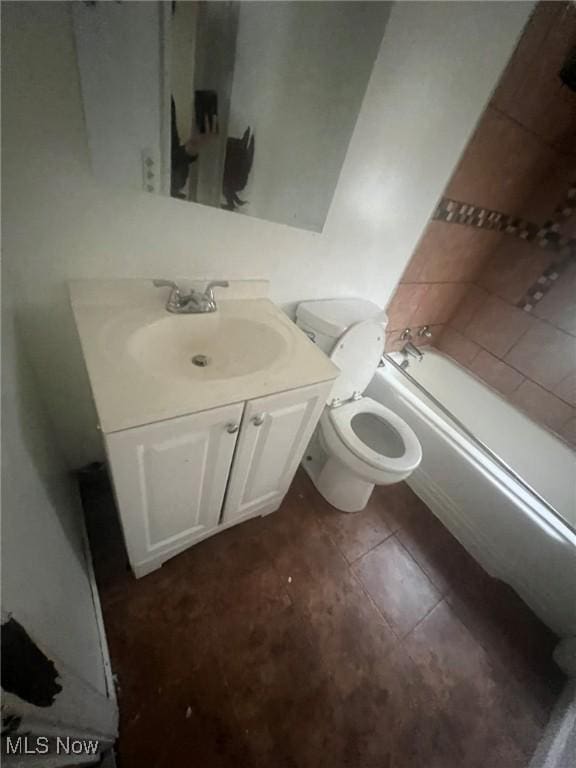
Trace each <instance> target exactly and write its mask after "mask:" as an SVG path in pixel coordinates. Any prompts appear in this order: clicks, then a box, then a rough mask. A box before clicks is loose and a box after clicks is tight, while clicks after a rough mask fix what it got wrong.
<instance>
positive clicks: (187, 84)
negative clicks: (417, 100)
mask: <svg viewBox="0 0 576 768" xmlns="http://www.w3.org/2000/svg"><path fill="white" fill-rule="evenodd" d="M388 12H389V4H388V3H384V2H371V1H368V2H362V1H361V0H360V1H354V0H353V1H352V2H332V1H331V0H323V1H319V2H314V1H310V2H309V1H304V2H283V1H282V0H279V1H277V0H269V1H266V0H260V1H257V2H249V1H246V2H244V1H240V2H225V1H218V0H214V1H208V2H206V1H200V2H195V1H193V0H176V1H175V2H102V1H97V2H78V3H74V4H73V7H72V13H73V22H74V32H75V39H76V49H77V58H78V67H79V73H80V81H81V88H82V97H83V103H84V114H85V120H86V127H87V134H88V143H89V149H90V154H91V159H92V165H93V169H94V173H95V174H96V176H97V177H98V179H99V180H100V181H101V182H105V183H111V184H116V185H121V186H124V187H129V188H132V189H140V190H145V191H146V192H149V193H151V194H160V195H170V196H172V197H173V198H177V199H178V200H181V201H190V202H196V203H202V204H204V205H211V206H216V207H218V208H223V209H225V210H228V211H231V212H233V213H236V214H242V215H247V216H256V217H258V218H262V219H268V220H270V221H274V222H279V223H282V224H289V225H292V226H296V227H300V228H303V229H309V230H313V231H316V232H320V231H322V227H323V225H324V221H325V219H326V215H327V213H328V209H329V207H330V203H331V201H332V197H333V195H334V190H335V188H336V184H337V181H338V176H339V174H340V170H341V168H342V164H343V162H344V157H345V155H346V150H347V148H348V144H349V142H350V138H351V136H352V132H353V129H354V125H355V123H356V119H357V117H358V112H359V110H360V106H361V104H362V99H363V97H364V93H365V91H366V87H367V85H368V80H369V78H370V74H371V72H372V68H373V65H374V61H375V59H376V56H377V53H378V49H379V46H380V43H381V40H382V36H383V32H384V27H385V25H386V21H387V17H388Z"/></svg>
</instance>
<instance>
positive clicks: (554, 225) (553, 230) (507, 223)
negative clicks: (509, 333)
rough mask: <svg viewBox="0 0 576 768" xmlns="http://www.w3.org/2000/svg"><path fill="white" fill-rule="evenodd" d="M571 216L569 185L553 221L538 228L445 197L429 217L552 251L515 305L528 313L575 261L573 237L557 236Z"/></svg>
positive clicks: (574, 197) (574, 207) (573, 189)
mask: <svg viewBox="0 0 576 768" xmlns="http://www.w3.org/2000/svg"><path fill="white" fill-rule="evenodd" d="M574 213H576V184H571V185H570V187H569V188H568V192H567V193H566V196H565V197H564V199H563V201H562V202H561V203H560V204H559V205H558V206H557V207H556V208H555V209H554V213H553V218H552V219H551V220H549V221H546V222H544V224H543V225H542V226H539V225H538V224H535V223H534V222H532V221H527V220H526V219H522V218H520V217H518V216H510V215H509V214H507V213H503V212H502V211H495V210H491V209H490V208H483V207H482V206H479V205H472V204H471V203H465V202H462V201H461V200H452V199H451V198H449V197H443V198H442V199H441V200H440V202H439V203H438V206H437V208H436V210H435V211H434V214H433V215H432V218H433V219H435V220H436V221H444V222H446V223H447V224H462V225H464V226H468V227H477V228H478V229H490V230H495V231H497V232H502V234H505V235H511V236H512V237H517V238H519V239H521V240H526V241H527V242H529V243H533V244H534V245H536V246H538V247H540V248H544V249H546V250H551V251H556V252H557V253H558V254H559V258H558V259H557V260H556V261H554V263H553V264H551V265H550V266H549V267H548V268H547V269H545V270H544V272H543V273H542V275H541V276H540V277H539V278H538V280H537V281H536V282H535V283H533V284H532V285H531V286H530V288H529V289H528V290H527V291H526V294H525V295H524V296H523V297H522V298H521V299H520V301H519V302H518V304H517V305H516V306H518V307H519V308H520V309H523V310H524V311H525V312H531V311H532V310H533V309H534V307H535V305H536V304H537V303H538V302H539V301H541V300H542V299H543V298H544V296H545V294H546V293H547V292H548V290H549V289H550V288H551V287H552V286H553V285H554V282H555V281H556V280H557V279H558V278H559V276H560V275H561V273H562V272H563V271H564V269H565V268H566V266H567V265H568V263H569V261H570V260H571V259H576V238H574V237H563V236H562V233H561V229H562V224H563V222H564V221H565V220H566V219H568V218H570V217H571V216H573V215H574Z"/></svg>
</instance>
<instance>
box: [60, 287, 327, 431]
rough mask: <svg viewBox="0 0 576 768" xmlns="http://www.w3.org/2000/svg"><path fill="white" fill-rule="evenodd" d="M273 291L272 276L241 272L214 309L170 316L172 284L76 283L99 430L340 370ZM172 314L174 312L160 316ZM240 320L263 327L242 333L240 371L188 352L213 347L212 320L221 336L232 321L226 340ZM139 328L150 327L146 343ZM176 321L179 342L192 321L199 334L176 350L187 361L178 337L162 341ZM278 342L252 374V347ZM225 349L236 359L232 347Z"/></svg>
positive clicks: (259, 349) (258, 350)
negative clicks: (225, 374) (225, 371)
mask: <svg viewBox="0 0 576 768" xmlns="http://www.w3.org/2000/svg"><path fill="white" fill-rule="evenodd" d="M182 284H183V285H185V281H182ZM266 292H267V283H266V282H265V281H256V280H254V281H234V282H231V283H230V288H227V289H216V291H215V294H216V298H217V304H218V311H217V312H215V313H210V314H206V315H173V314H170V313H169V312H167V311H166V309H165V303H166V298H167V289H157V288H154V287H153V285H152V283H151V281H149V280H115V281H104V280H79V281H73V282H71V283H70V297H71V303H72V309H73V312H74V317H75V319H76V326H77V328H78V333H79V336H80V341H81V344H82V350H83V352H84V358H85V361H86V366H87V368H88V375H89V378H90V383H91V386H92V392H93V395H94V400H95V402H96V409H97V411H98V417H99V420H100V428H101V429H102V431H103V432H106V433H108V432H117V431H119V430H122V429H129V428H131V427H137V426H141V425H143V424H149V423H151V422H155V421H162V420H164V419H170V418H174V417H177V416H183V415H186V414H190V413H196V412H199V411H205V410H208V409H210V408H217V407H218V406H221V405H227V404H229V403H236V402H242V401H244V400H251V399H254V398H257V397H262V396H264V395H270V394H274V393H276V392H282V391H285V390H289V389H296V388H297V387H305V386H307V385H311V384H316V383H319V382H323V381H330V380H333V379H335V378H336V376H337V375H338V373H339V371H338V368H337V367H336V366H335V365H334V364H333V363H332V362H331V361H330V360H329V359H328V358H327V357H326V355H325V354H324V353H323V352H321V351H320V350H319V349H318V348H317V347H316V346H315V345H314V344H313V343H312V342H311V341H310V340H309V339H308V337H307V336H306V335H305V334H304V333H303V332H302V331H301V330H300V329H299V328H298V327H297V326H296V325H295V324H294V323H293V322H292V321H291V320H290V319H289V318H288V317H287V316H286V315H285V314H284V312H282V310H281V309H279V308H278V307H277V306H276V305H275V304H273V303H272V302H271V301H270V300H269V299H267V298H265V293H266ZM166 318H172V320H170V321H168V322H163V323H162V322H160V321H163V320H165V319H166ZM180 321H183V322H182V324H181V323H180ZM185 324H187V325H185ZM253 324H255V325H253ZM235 326H239V327H243V328H248V329H250V328H251V327H255V328H256V329H257V330H258V329H260V330H261V331H262V332H263V334H262V333H261V334H260V335H259V336H258V335H256V336H255V337H254V342H255V343H254V345H248V346H247V345H246V343H245V339H246V338H247V337H244V346H243V348H242V350H241V356H240V355H238V356H236V359H235V360H232V363H233V364H234V365H236V368H235V370H236V371H237V373H236V375H234V376H232V377H231V378H220V377H219V374H218V366H217V365H209V366H208V367H206V368H195V367H194V366H192V363H191V362H190V355H189V354H188V352H190V353H191V354H202V353H204V352H205V351H206V350H205V349H204V348H203V342H202V341H201V339H202V337H203V331H202V329H204V328H206V329H209V333H208V334H205V336H206V338H208V339H215V338H216V337H217V333H218V328H219V327H221V328H223V329H224V328H225V329H226V333H225V336H221V337H220V338H223V339H224V341H226V340H229V339H230V338H231V337H232V336H233V333H234V328H235ZM166 328H167V329H168V331H166V330H165V329H166ZM142 329H145V330H144V333H146V334H148V335H147V336H145V337H144V338H145V341H144V342H142V341H141V337H142ZM150 329H152V330H150ZM157 329H161V330H160V331H158V330H157ZM171 329H176V331H177V333H176V336H177V337H178V343H180V344H183V343H185V344H186V345H187V347H188V346H189V344H188V341H187V338H186V330H187V329H193V331H194V334H195V336H194V343H193V344H192V345H191V348H190V349H188V348H187V349H186V353H185V354H183V355H179V357H181V358H182V359H181V360H180V359H176V358H175V353H174V350H170V349H168V347H169V346H170V339H171V337H170V336H169V337H168V338H169V341H168V342H166V340H165V339H166V333H168V334H171V333H172V330H171ZM197 330H200V334H199V339H200V340H198V339H196V335H197V334H196V331H197ZM149 339H152V340H153V344H154V345H155V346H153V347H152V350H153V355H151V353H150V351H149V350H148V348H147V347H146V345H147V344H148V343H149ZM276 341H277V342H278V348H279V349H280V350H281V352H280V354H279V355H278V357H277V358H276V359H272V361H271V363H270V364H267V363H264V367H263V368H262V369H261V370H256V371H254V372H248V373H245V372H244V370H243V366H244V368H246V369H250V365H251V360H250V355H251V354H252V352H251V349H252V346H253V349H254V355H255V356H256V358H258V356H260V359H261V360H264V361H265V360H266V358H265V357H263V355H266V354H268V356H270V355H274V354H276V353H275V351H274V350H273V349H272V345H275V344H276ZM143 343H144V352H142V346H143ZM266 348H267V349H266ZM228 357H229V358H230V357H232V358H233V357H234V355H233V352H232V353H229V354H228ZM149 359H152V363H153V364H150V363H149Z"/></svg>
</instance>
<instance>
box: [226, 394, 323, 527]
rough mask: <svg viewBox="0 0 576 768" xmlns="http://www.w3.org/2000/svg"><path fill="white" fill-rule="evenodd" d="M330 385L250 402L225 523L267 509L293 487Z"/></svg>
mask: <svg viewBox="0 0 576 768" xmlns="http://www.w3.org/2000/svg"><path fill="white" fill-rule="evenodd" d="M330 389H331V383H327V384H316V385H314V386H312V387H304V388H302V389H295V390H290V391H288V392H281V393H280V394H278V395H270V396H269V397H262V398H258V399H257V400H250V401H249V402H248V403H247V404H246V408H245V410H244V418H243V420H242V429H241V432H240V437H239V440H238V446H237V449H236V456H235V458H234V464H233V466H232V472H231V475H230V482H229V485H228V492H227V494H226V501H225V502H224V517H223V521H224V522H225V523H227V522H230V521H231V520H234V519H241V518H244V517H250V515H252V514H257V513H258V512H259V511H262V510H263V511H268V510H269V509H272V508H274V506H276V505H277V504H279V503H280V501H281V500H282V497H283V496H284V494H285V493H286V491H287V490H288V487H289V485H290V483H291V481H292V478H293V476H294V473H295V472H296V468H297V467H298V464H299V462H300V460H301V458H302V455H303V453H304V450H305V449H306V446H307V444H308V441H309V440H310V437H311V436H312V432H313V430H314V427H315V426H316V423H317V421H318V419H319V417H320V414H321V413H322V410H323V408H324V405H325V403H326V398H327V397H328V394H329V392H330Z"/></svg>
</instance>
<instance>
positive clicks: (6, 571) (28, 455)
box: [2, 269, 106, 695]
mask: <svg viewBox="0 0 576 768" xmlns="http://www.w3.org/2000/svg"><path fill="white" fill-rule="evenodd" d="M2 283H3V286H2V288H3V296H2V608H3V610H4V611H6V612H8V613H10V612H13V614H14V618H15V619H16V620H18V621H20V622H21V623H22V625H23V626H24V627H25V628H26V630H27V631H28V632H29V633H30V635H31V636H32V637H33V638H34V639H36V640H37V641H39V642H41V643H42V645H43V647H45V648H46V649H47V650H48V651H49V652H50V653H53V654H54V656H55V657H56V658H57V659H58V660H59V661H60V662H63V663H64V664H65V665H66V666H67V667H68V668H69V669H70V670H72V671H73V672H75V673H76V674H77V675H78V676H80V677H81V678H82V679H83V680H85V681H87V682H88V683H90V684H91V685H93V686H94V687H95V688H96V689H97V690H98V691H100V693H102V694H104V695H105V694H106V686H105V678H104V665H103V658H102V653H101V650H100V644H99V643H100V640H99V635H98V627H97V623H96V614H95V609H94V604H93V602H92V595H91V592H90V585H89V581H88V575H87V564H86V558H85V552H84V548H83V542H82V538H81V529H80V514H79V510H80V505H79V499H78V498H77V495H76V491H75V489H74V488H73V487H72V481H71V478H70V477H69V475H68V470H67V467H66V464H65V461H64V459H63V457H62V454H61V452H60V450H59V449H58V446H57V444H56V441H55V438H54V433H53V430H51V429H50V427H49V425H48V424H47V422H46V418H45V416H44V413H43V411H42V407H41V404H40V402H39V399H38V394H37V387H36V382H35V381H34V376H33V374H32V371H31V368H30V365H29V363H28V361H27V360H26V357H25V354H24V352H23V349H22V345H21V343H20V342H19V339H18V334H17V329H16V327H15V320H14V315H15V312H14V309H15V304H16V303H17V299H18V295H19V293H20V291H19V288H18V286H17V285H15V284H14V282H13V280H12V279H11V275H9V274H7V270H6V269H4V271H3V277H2Z"/></svg>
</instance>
